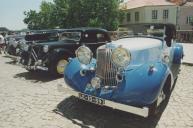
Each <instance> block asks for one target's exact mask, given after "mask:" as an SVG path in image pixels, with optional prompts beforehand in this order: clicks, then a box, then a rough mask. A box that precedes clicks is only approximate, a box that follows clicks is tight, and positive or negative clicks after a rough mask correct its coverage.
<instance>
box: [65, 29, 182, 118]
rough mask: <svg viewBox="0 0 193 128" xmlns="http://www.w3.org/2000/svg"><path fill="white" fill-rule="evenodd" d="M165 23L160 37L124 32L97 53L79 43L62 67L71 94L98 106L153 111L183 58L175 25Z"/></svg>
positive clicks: (143, 112) (165, 96)
mask: <svg viewBox="0 0 193 128" xmlns="http://www.w3.org/2000/svg"><path fill="white" fill-rule="evenodd" d="M164 26H165V27H164V30H165V31H164V32H165V34H164V36H163V37H155V36H153V33H152V32H149V33H148V34H147V35H146V36H144V35H141V34H140V35H133V36H129V37H127V38H125V37H124V38H122V39H119V40H117V41H112V42H111V43H108V44H105V45H102V46H100V47H98V49H97V51H96V57H95V58H94V57H93V54H94V53H92V51H91V50H90V49H89V48H88V47H86V46H80V47H79V48H78V49H77V50H76V58H73V59H72V58H69V64H68V65H67V67H66V70H65V71H64V79H65V82H66V83H67V85H68V86H70V87H71V88H72V89H73V91H72V92H73V93H72V94H73V95H75V96H77V97H78V98H80V99H81V100H85V101H88V102H91V103H95V104H97V105H101V106H109V107H113V108H116V109H121V110H122V109H123V110H125V111H129V112H132V113H135V114H138V115H141V116H145V117H146V116H154V115H156V114H157V112H158V110H159V109H158V108H159V106H160V105H161V103H162V101H164V100H166V99H168V98H169V97H170V93H171V89H172V86H173V84H174V81H175V79H176V78H177V73H178V72H177V70H178V69H179V67H180V64H181V59H182V58H183V47H182V46H181V45H180V44H178V43H176V42H175V41H174V38H175V36H174V35H175V29H174V26H172V25H164ZM155 33H156V32H155ZM157 33H158V32H157ZM155 35H156V34H155ZM174 66H175V67H177V68H173V67H174Z"/></svg>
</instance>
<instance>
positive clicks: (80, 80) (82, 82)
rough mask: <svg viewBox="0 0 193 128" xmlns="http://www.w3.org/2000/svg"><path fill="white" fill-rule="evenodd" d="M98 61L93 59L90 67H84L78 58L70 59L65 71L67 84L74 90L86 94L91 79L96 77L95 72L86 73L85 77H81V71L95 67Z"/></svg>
mask: <svg viewBox="0 0 193 128" xmlns="http://www.w3.org/2000/svg"><path fill="white" fill-rule="evenodd" d="M95 63H96V60H94V59H92V61H91V63H90V64H89V65H86V66H85V65H82V64H81V63H80V62H79V61H78V59H77V58H75V59H70V60H69V63H68V65H67V66H66V69H65V71H64V80H65V82H66V83H67V84H68V85H69V86H70V87H71V88H73V89H75V90H77V91H80V92H84V90H85V87H86V85H87V84H88V83H90V81H91V79H92V78H93V77H94V75H95V73H94V72H90V71H88V72H86V75H85V76H81V74H80V70H85V71H86V70H87V69H88V68H89V67H93V64H95Z"/></svg>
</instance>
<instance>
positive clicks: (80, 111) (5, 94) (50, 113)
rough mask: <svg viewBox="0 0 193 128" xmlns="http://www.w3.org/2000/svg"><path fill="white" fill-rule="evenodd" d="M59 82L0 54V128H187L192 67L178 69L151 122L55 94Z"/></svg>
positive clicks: (192, 112) (191, 117)
mask: <svg viewBox="0 0 193 128" xmlns="http://www.w3.org/2000/svg"><path fill="white" fill-rule="evenodd" d="M58 84H64V82H63V79H62V78H61V79H52V78H51V77H50V76H48V75H47V74H46V73H41V72H38V73H29V72H27V71H26V70H25V69H23V68H21V67H19V66H17V65H14V64H13V62H12V61H11V59H10V58H7V57H3V56H1V55H0V128H94V127H95V128H155V127H156V128H191V127H193V67H192V66H188V65H182V66H181V72H180V74H179V77H178V80H177V82H176V85H175V88H174V91H173V92H172V95H171V98H170V100H169V102H168V104H167V106H166V108H165V110H164V111H163V113H162V114H160V115H159V116H158V117H156V118H154V119H145V118H142V117H139V116H136V115H133V114H130V113H126V112H122V111H119V110H113V109H111V108H106V107H104V108H101V107H98V106H96V105H93V104H89V103H85V102H83V101H79V100H78V99H76V98H74V97H70V95H69V94H68V92H65V93H61V92H58V91H57V85H58Z"/></svg>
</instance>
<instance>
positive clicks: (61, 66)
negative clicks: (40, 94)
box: [49, 56, 68, 76]
mask: <svg viewBox="0 0 193 128" xmlns="http://www.w3.org/2000/svg"><path fill="white" fill-rule="evenodd" d="M67 64H68V61H67V59H65V57H64V56H60V57H58V58H57V59H56V60H55V61H53V62H51V65H50V66H49V71H50V73H51V74H52V75H54V76H62V75H63V74H64V70H65V68H66V65H67Z"/></svg>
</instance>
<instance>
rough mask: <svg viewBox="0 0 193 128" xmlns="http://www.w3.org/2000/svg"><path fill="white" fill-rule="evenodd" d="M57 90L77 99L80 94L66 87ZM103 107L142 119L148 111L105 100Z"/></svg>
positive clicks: (58, 87) (59, 85)
mask: <svg viewBox="0 0 193 128" xmlns="http://www.w3.org/2000/svg"><path fill="white" fill-rule="evenodd" d="M57 89H58V91H59V92H65V94H66V93H68V94H70V95H73V96H75V97H77V98H78V97H79V93H80V92H77V91H75V90H72V89H70V88H68V87H67V86H66V87H65V86H63V85H61V84H58V85H57ZM81 100H82V99H81ZM104 100H105V99H104ZM88 102H89V101H88ZM91 103H92V102H91ZM99 106H100V105H99ZM103 106H107V107H111V108H113V109H118V110H122V111H125V112H129V113H133V114H136V115H139V116H142V117H148V111H149V109H148V107H143V108H138V107H134V106H129V105H125V104H120V103H116V102H113V101H110V100H105V104H104V105H103Z"/></svg>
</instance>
